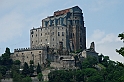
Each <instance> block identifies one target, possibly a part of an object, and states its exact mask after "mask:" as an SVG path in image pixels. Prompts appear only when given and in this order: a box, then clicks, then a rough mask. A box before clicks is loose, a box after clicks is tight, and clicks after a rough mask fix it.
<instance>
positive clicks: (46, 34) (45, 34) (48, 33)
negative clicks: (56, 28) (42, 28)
mask: <svg viewBox="0 0 124 82" xmlns="http://www.w3.org/2000/svg"><path fill="white" fill-rule="evenodd" d="M45 35H47V33H45ZM48 35H49V33H48ZM52 35H54V32H52ZM41 36H42V33H41ZM58 36H60V32H58ZM62 36H64V32H62ZM32 37H33V35H32ZM36 37H37V34H36Z"/></svg>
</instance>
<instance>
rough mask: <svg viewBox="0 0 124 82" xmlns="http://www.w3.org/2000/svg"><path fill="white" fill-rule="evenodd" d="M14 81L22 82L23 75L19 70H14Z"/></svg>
mask: <svg viewBox="0 0 124 82" xmlns="http://www.w3.org/2000/svg"><path fill="white" fill-rule="evenodd" d="M13 82H22V77H21V75H20V74H18V73H17V72H13Z"/></svg>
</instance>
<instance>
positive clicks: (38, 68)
mask: <svg viewBox="0 0 124 82" xmlns="http://www.w3.org/2000/svg"><path fill="white" fill-rule="evenodd" d="M39 73H41V66H40V64H39V63H38V65H37V74H39Z"/></svg>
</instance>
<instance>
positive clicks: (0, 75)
mask: <svg viewBox="0 0 124 82" xmlns="http://www.w3.org/2000/svg"><path fill="white" fill-rule="evenodd" d="M1 79H2V74H1V73H0V82H1Z"/></svg>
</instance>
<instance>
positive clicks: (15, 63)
mask: <svg viewBox="0 0 124 82" xmlns="http://www.w3.org/2000/svg"><path fill="white" fill-rule="evenodd" d="M13 64H14V65H18V66H20V64H21V62H20V60H15V61H13Z"/></svg>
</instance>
